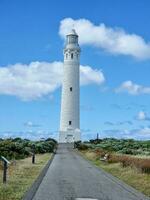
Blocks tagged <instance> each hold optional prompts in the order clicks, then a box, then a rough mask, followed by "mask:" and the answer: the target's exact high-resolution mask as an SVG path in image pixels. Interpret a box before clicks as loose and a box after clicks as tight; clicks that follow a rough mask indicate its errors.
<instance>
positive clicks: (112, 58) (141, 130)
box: [0, 0, 150, 140]
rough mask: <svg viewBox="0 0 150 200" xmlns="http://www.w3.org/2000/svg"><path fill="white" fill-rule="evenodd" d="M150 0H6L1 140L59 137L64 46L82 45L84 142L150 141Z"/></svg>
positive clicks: (1, 7) (1, 17)
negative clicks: (69, 38) (69, 40)
mask: <svg viewBox="0 0 150 200" xmlns="http://www.w3.org/2000/svg"><path fill="white" fill-rule="evenodd" d="M149 7H150V1H149V0H144V1H137V0H132V1H130V0H126V1H120V0H93V1H92V0H89V1H87V0H82V1H80V0H76V1H69V0H62V1H58V0H55V1H54V0H51V1H49V0H38V1H37V0H13V1H10V0H0V137H2V138H7V137H23V138H29V139H34V140H35V139H40V138H47V137H53V138H56V139H57V138H58V131H59V123H60V101H61V83H62V76H63V47H64V43H65V35H66V33H68V32H69V31H70V29H72V28H75V29H76V32H77V33H78V35H79V44H80V47H81V50H82V51H81V60H80V64H81V66H80V83H81V84H80V86H81V87H80V128H81V132H82V139H83V140H87V139H94V138H96V135H97V133H99V137H101V138H104V137H116V138H134V139H142V140H148V139H150V106H149V102H150V78H149V75H150V29H149V27H150V20H149V19H150V12H149Z"/></svg>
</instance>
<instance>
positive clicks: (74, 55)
mask: <svg viewBox="0 0 150 200" xmlns="http://www.w3.org/2000/svg"><path fill="white" fill-rule="evenodd" d="M66 37H67V38H66V45H65V48H64V66H63V83H62V97H61V116H60V137H59V141H60V142H73V141H77V140H80V86H79V81H80V79H79V75H80V70H79V66H80V47H79V44H78V35H77V34H76V32H75V30H72V31H71V33H69V34H68V35H67V36H66Z"/></svg>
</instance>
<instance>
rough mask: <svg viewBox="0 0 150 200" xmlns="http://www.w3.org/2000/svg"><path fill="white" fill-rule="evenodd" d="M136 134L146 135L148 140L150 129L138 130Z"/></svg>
mask: <svg viewBox="0 0 150 200" xmlns="http://www.w3.org/2000/svg"><path fill="white" fill-rule="evenodd" d="M138 133H139V134H140V135H148V136H149V139H150V128H149V127H144V128H143V129H140V130H139V131H138Z"/></svg>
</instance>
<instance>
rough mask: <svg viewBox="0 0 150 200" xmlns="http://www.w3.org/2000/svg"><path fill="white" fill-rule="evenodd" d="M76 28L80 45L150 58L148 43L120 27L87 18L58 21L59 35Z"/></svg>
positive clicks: (138, 57)
mask: <svg viewBox="0 0 150 200" xmlns="http://www.w3.org/2000/svg"><path fill="white" fill-rule="evenodd" d="M72 28H74V29H76V31H77V33H78V35H79V36H80V37H79V42H80V44H81V45H92V46H96V47H98V48H102V49H104V50H106V51H107V52H110V53H112V54H122V55H130V56H133V57H135V58H137V59H149V58H150V43H149V42H146V41H145V40H144V39H143V38H142V37H141V36H139V35H136V34H134V33H132V34H130V33H127V32H125V30H123V29H122V28H112V27H107V26H106V25H105V24H103V23H101V24H99V25H97V26H96V25H95V24H93V23H92V22H91V21H89V20H87V19H78V20H74V19H72V18H65V19H63V20H62V21H61V22H60V29H59V34H60V35H61V37H63V38H64V37H65V35H66V34H67V33H68V32H70V30H71V29H72Z"/></svg>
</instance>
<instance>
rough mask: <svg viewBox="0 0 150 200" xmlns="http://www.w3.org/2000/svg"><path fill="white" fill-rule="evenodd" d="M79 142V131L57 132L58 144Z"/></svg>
mask: <svg viewBox="0 0 150 200" xmlns="http://www.w3.org/2000/svg"><path fill="white" fill-rule="evenodd" d="M79 140H81V132H80V130H67V131H60V132H59V143H73V142H76V141H79Z"/></svg>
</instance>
